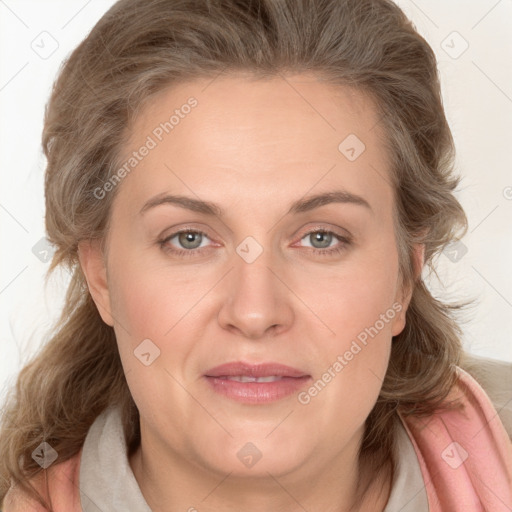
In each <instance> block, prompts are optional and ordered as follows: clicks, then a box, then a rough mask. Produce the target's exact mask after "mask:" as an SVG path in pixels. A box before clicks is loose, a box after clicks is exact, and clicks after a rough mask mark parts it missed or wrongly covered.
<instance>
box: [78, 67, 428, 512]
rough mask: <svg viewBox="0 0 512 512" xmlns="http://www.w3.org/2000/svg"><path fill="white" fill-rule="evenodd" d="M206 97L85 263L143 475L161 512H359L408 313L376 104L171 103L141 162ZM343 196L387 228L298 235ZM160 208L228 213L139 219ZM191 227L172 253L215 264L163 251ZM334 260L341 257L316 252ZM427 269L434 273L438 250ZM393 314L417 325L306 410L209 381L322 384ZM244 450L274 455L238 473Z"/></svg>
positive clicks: (331, 220)
mask: <svg viewBox="0 0 512 512" xmlns="http://www.w3.org/2000/svg"><path fill="white" fill-rule="evenodd" d="M190 96H194V97H195V98H196V99H197V101H198V105H197V107H195V108H194V109H192V111H191V112H190V114H188V115H187V116H185V117H184V118H183V119H181V120H180V122H179V124H178V125H176V126H175V127H174V129H173V130H172V132H171V133H169V134H167V135H165V136H164V137H163V139H162V141H161V142H159V143H158V145H157V147H155V148H154V149H152V150H151V151H150V152H149V154H148V155H147V156H146V157H145V158H144V159H143V160H142V161H141V162H140V163H138V165H137V167H136V168H135V169H134V170H133V171H132V172H131V173H130V174H129V175H128V176H126V177H125V178H124V179H123V181H122V183H120V184H119V185H118V187H119V189H118V190H117V191H116V194H117V195H116V197H115V200H114V203H113V207H112V211H111V223H110V226H109V231H108V236H107V254H105V255H103V254H102V253H101V250H100V248H99V244H98V243H97V241H82V242H81V243H80V246H79V255H80V263H81V265H82V268H83V270H84V273H85V275H86V278H87V282H88V286H89V290H90V292H91V294H92V296H93V298H94V300H95V302H96V304H97V306H98V310H99V312H100V314H101V316H102V318H103V320H104V321H105V322H106V323H107V324H109V325H111V326H113V327H114V330H115V333H116V337H117V341H118V347H119V352H120V355H121V360H122V364H123V367H124V371H125V374H126V378H127V382H128V385H129V387H130V391H131V393H132V395H133V398H134V400H135V403H136V404H137V407H138V409H139V411H140V417H141V446H140V447H139V449H138V450H137V451H136V453H135V454H134V455H133V456H132V457H131V458H130V460H129V462H130V465H131V467H132V469H133V472H134V475H135V477H136V479H137V482H138V483H139V486H140V488H141V490H142V493H143V495H144V497H145V499H146V501H147V502H148V504H149V506H150V507H151V508H152V509H153V510H155V511H177V510H183V511H187V510H190V511H192V510H194V509H196V510H198V511H199V512H206V511H235V510H242V509H243V510H245V511H248V512H252V511H261V510H282V511H290V512H291V511H299V510H301V511H302V510H304V509H306V510H309V511H320V510H322V511H324V512H325V511H337V512H340V511H347V510H349V505H350V503H351V501H352V499H353V496H354V491H355V485H356V468H357V451H358V449H359V446H360V443H361V437H362V434H363V429H364V422H365V420H366V418H367V416H368V414H369V413H370V411H371V410H372V408H373V406H374V404H375V402H376V400H377V396H378V394H379V391H380V388H381V386H382V379H383V378H384V375H385V373H386V369H387V366H388V361H389V355H390V349H391V343H392V336H395V335H397V334H399V333H400V332H401V331H402V330H403V328H404V325H405V311H406V309H407V306H408V304H409V300H410V295H411V294H410V290H408V289H406V288H403V287H401V286H400V281H399V279H398V252H397V247H396V241H395V233H394V228H393V211H392V207H393V201H394V199H393V192H392V189H391V186H390V180H389V172H388V169H387V155H386V153H385V150H384V146H383V142H382V139H381V138H380V137H381V136H380V135H379V126H378V117H377V115H376V111H375V109H374V106H373V104H372V103H371V102H370V100H369V99H368V98H367V97H365V96H363V95H362V94H361V93H359V92H357V91H353V90H351V89H348V88H342V87H334V86H331V85H328V84H327V83H326V82H321V81H319V80H317V79H316V77H315V76H313V75H307V74H301V75H293V76H287V77H286V79H284V78H283V77H278V78H273V79H271V80H266V81H256V80H251V79H249V78H247V77H246V76H245V75H241V74H240V75H229V76H225V77H218V78H216V79H215V80H213V82H212V79H211V78H210V79H208V80H197V81H194V82H190V83H184V84H180V85H179V86H175V87H172V88H169V89H167V90H165V91H162V92H160V93H159V94H158V95H157V96H155V97H154V98H153V99H152V100H151V102H149V103H148V104H147V105H146V106H145V107H144V108H143V109H142V111H141V113H140V114H139V116H138V118H137V119H136V122H135V124H134V126H133V128H132V130H131V137H130V140H129V142H128V143H127V144H126V146H125V148H124V149H125V156H127V157H128V156H129V155H130V153H131V151H133V150H136V149H137V148H139V147H140V146H141V145H142V144H143V143H144V141H145V140H146V138H147V136H148V135H150V134H151V133H152V130H154V128H155V127H156V126H158V125H159V123H161V122H163V121H165V120H166V119H168V118H169V115H170V114H169V113H172V111H173V110H174V109H176V108H180V106H181V105H183V104H184V103H186V101H187V99H188V98H189V97H190ZM351 133H353V134H356V135H357V137H358V138H359V139H360V140H361V141H363V142H364V144H365V146H366V149H365V151H364V152H363V153H362V154H361V155H360V156H359V157H358V158H357V159H356V160H355V161H349V160H348V159H347V158H346V157H345V155H344V154H342V153H341V152H340V151H339V150H338V145H339V144H340V142H341V141H343V140H344V139H345V138H346V137H347V135H349V134H351ZM335 189H343V190H346V191H349V192H351V193H353V194H357V195H359V196H361V197H363V198H364V199H365V200H366V201H367V202H368V203H369V205H370V207H371V208H367V207H364V206H361V205H358V204H352V203H331V204H327V205H323V206H321V207H319V208H316V209H314V210H312V211H309V212H303V213H297V214H289V215H286V212H287V211H288V208H289V205H290V204H291V203H292V202H293V201H296V200H298V199H301V198H303V197H304V196H310V195H312V194H316V193H320V192H328V191H332V190H335ZM164 192H166V193H172V194H181V195H187V196H189V197H193V198H195V199H202V200H207V201H211V202H214V203H217V204H218V205H219V206H221V207H222V209H223V210H224V211H225V213H224V215H223V216H222V217H219V216H208V215H205V214H202V213H197V212H192V211H189V210H186V209H183V208H180V207H179V206H176V205H171V204H165V205H160V206H157V207H155V208H152V209H149V210H148V211H146V213H144V214H143V215H141V214H140V213H139V212H140V210H141V208H142V207H143V205H144V204H145V203H146V201H148V200H149V199H150V198H153V197H154V196H156V195H158V194H161V193H164ZM187 227H189V228H193V229H196V230H199V231H203V232H205V233H206V235H207V236H203V238H202V239H201V238H200V236H198V235H196V239H192V241H191V242H189V245H188V246H187V245H186V239H185V240H183V238H181V239H180V238H179V236H175V237H174V238H173V239H172V241H169V242H167V247H170V248H174V249H176V250H180V249H181V250H183V251H187V250H188V251H193V250H194V249H193V248H194V247H198V246H199V245H200V246H201V247H205V248H206V249H203V252H202V253H200V254H198V253H197V249H195V251H196V253H195V255H193V256H191V257H183V256H179V255H173V254H172V253H170V252H169V251H167V252H166V251H165V250H164V249H162V247H161V246H160V245H159V243H158V240H161V239H163V238H165V237H167V236H169V235H171V234H173V233H174V232H176V231H177V230H178V229H182V228H187ZM318 227H320V228H324V229H325V230H326V231H329V230H333V231H334V232H335V233H336V234H339V235H341V236H342V237H346V236H347V235H350V237H351V240H352V241H351V242H350V243H348V244H347V243H344V242H343V241H342V240H341V239H338V238H337V237H336V236H334V235H333V237H332V240H331V242H330V243H329V242H328V241H327V242H324V245H322V242H321V241H316V240H315V237H314V235H311V236H310V235H308V233H309V230H311V229H314V228H318ZM248 236H251V237H253V238H254V239H255V240H256V241H257V242H258V243H259V244H260V246H261V247H262V248H263V252H262V253H261V254H260V255H259V257H257V258H256V260H255V261H254V262H252V263H248V262H247V261H245V260H244V259H243V258H242V257H240V256H239V254H238V253H237V252H236V249H237V247H238V246H239V244H240V243H241V242H242V241H244V239H245V238H246V237H248ZM180 241H181V243H180ZM193 243H195V245H193ZM187 247H192V249H191V248H188V249H187ZM335 247H343V249H342V251H341V252H340V253H339V254H331V255H327V256H326V255H323V256H322V255H320V254H313V253H312V252H311V251H312V249H314V248H317V249H318V250H319V251H322V250H323V251H324V252H325V251H326V250H327V249H330V248H335ZM251 250H252V249H251ZM414 251H415V252H414V255H415V258H416V261H417V268H418V270H417V271H418V272H419V271H420V270H421V265H422V247H420V246H417V247H415V249H414ZM394 303H399V304H401V306H402V311H401V312H400V313H398V314H396V316H394V318H393V319H392V320H391V321H389V322H388V323H385V326H384V328H382V329H381V330H380V331H379V332H378V335H376V336H375V337H373V338H370V339H369V341H368V344H367V345H366V346H365V347H364V348H363V349H362V350H361V351H360V352H359V353H358V354H357V355H356V356H354V358H353V359H352V360H351V361H350V362H348V364H347V365H346V366H345V367H344V369H343V370H342V371H341V372H339V373H337V374H336V377H335V378H333V379H332V380H331V381H330V382H329V383H328V385H326V386H325V388H324V389H323V390H322V391H321V392H320V393H318V395H317V396H315V397H314V398H312V399H311V401H310V403H309V404H307V405H303V404H301V403H299V401H298V400H297V394H292V395H290V396H289V397H286V398H283V399H281V400H279V401H276V402H272V403H269V404H257V405H256V404H241V403H238V402H235V401H233V400H230V399H229V398H226V397H224V396H221V395H219V394H217V393H215V392H213V391H212V390H211V389H210V387H209V386H208V385H207V383H206V382H205V379H204V378H203V375H204V374H205V373H206V372H207V370H208V369H210V368H212V367H214V366H217V365H219V364H222V363H225V362H228V361H237V360H243V361H248V362H252V363H257V362H268V361H276V362H279V363H283V364H287V365H289V366H292V367H295V368H298V369H300V370H303V371H304V372H305V373H307V374H309V375H311V376H312V381H317V380H318V379H319V378H321V376H322V374H324V373H325V372H326V371H327V369H328V368H329V367H332V364H333V363H334V362H335V361H336V359H337V357H338V355H340V354H344V353H345V352H346V351H347V350H348V349H349V348H350V345H351V343H352V341H353V340H355V339H356V337H357V335H358V334H360V333H361V332H362V331H364V329H365V328H368V327H370V326H373V325H374V324H375V322H376V320H378V319H379V315H381V314H385V313H386V311H388V310H390V309H392V305H393V304H394ZM147 338H149V339H150V340H152V342H153V343H154V344H155V345H156V346H158V348H159V350H160V356H159V357H158V358H156V359H155V360H154V361H153V362H152V363H151V364H150V365H149V366H145V365H143V364H141V361H140V360H139V359H138V358H137V357H135V356H134V350H135V349H136V348H137V346H138V345H139V344H140V343H141V342H142V340H144V339H147ZM309 385H311V383H310V384H309ZM309 385H307V386H306V387H305V389H306V390H307V388H308V387H309ZM247 442H251V443H253V444H254V445H255V446H256V447H257V448H258V450H259V451H260V452H261V459H260V460H259V461H258V462H257V463H256V464H255V465H254V466H252V467H250V468H248V467H246V466H245V465H244V464H242V463H241V461H240V460H239V458H238V457H237V452H239V450H240V449H241V448H242V447H243V446H244V445H245V444H246V443H247ZM389 490H390V481H389V475H381V479H376V480H375V486H374V487H373V488H372V489H371V490H370V492H368V493H367V495H366V497H365V500H364V502H362V503H360V510H373V511H379V510H383V509H384V507H385V504H386V502H387V499H388V496H389ZM192 507H194V508H192Z"/></svg>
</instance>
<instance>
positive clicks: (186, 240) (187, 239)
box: [180, 233, 199, 249]
mask: <svg viewBox="0 0 512 512" xmlns="http://www.w3.org/2000/svg"><path fill="white" fill-rule="evenodd" d="M196 236H197V237H199V234H198V233H181V234H180V238H181V239H180V243H182V245H183V246H184V247H187V248H189V249H195V248H196V247H193V245H194V238H195V237H196ZM189 244H192V247H190V246H189Z"/></svg>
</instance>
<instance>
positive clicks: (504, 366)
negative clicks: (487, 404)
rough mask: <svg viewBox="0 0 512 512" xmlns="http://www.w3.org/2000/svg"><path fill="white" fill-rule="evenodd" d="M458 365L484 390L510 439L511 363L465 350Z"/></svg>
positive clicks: (511, 436) (511, 418) (511, 411)
mask: <svg viewBox="0 0 512 512" xmlns="http://www.w3.org/2000/svg"><path fill="white" fill-rule="evenodd" d="M459 367H460V368H462V369H463V370H465V371H466V372H467V373H469V374H470V375H471V377H473V379H475V380H476V381H477V382H478V384H479V385H480V386H481V387H482V389H483V390H484V391H485V393H486V395H487V396H488V397H489V399H490V400H491V402H492V404H493V406H494V408H495V409H496V412H497V413H498V416H499V417H500V420H501V422H502V423H503V426H504V427H505V430H506V431H507V434H508V436H509V437H510V438H511V439H512V363H511V362H507V361H499V360H497V359H490V358H486V357H481V356H476V355H473V354H469V353H467V352H465V353H464V355H463V358H462V361H461V362H460V364H459Z"/></svg>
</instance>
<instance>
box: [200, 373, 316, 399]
mask: <svg viewBox="0 0 512 512" xmlns="http://www.w3.org/2000/svg"><path fill="white" fill-rule="evenodd" d="M205 377H206V380H207V381H208V382H209V383H210V386H211V387H212V388H213V390H214V391H215V392H217V393H219V394H221V395H224V396H226V397H228V398H231V399H232V400H236V401H237V402H243V403H250V404H266V403H269V402H275V401H276V400H281V399H282V398H285V397H287V396H289V395H291V394H293V393H297V392H298V391H299V390H300V389H301V388H303V387H304V385H305V383H306V382H308V381H309V380H310V379H311V377H309V376H304V377H282V378H281V379H279V380H276V381H274V382H238V381H236V380H228V379H223V378H221V377H207V376H205Z"/></svg>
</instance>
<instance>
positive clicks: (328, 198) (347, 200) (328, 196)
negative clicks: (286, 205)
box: [140, 190, 373, 217]
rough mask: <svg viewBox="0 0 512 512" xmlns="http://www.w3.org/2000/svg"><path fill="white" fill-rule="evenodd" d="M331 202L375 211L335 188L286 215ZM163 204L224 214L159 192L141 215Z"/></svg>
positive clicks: (195, 201) (189, 199)
mask: <svg viewBox="0 0 512 512" xmlns="http://www.w3.org/2000/svg"><path fill="white" fill-rule="evenodd" d="M331 203H343V204H355V205H359V206H363V207H365V208H367V209H369V210H370V211H371V212H373V210H372V207H371V206H370V204H369V203H368V201H366V200H365V199H363V198H362V197H361V196H358V195H356V194H353V193H351V192H348V191H346V190H334V191H331V192H324V193H321V194H315V195H312V196H309V197H306V198H302V199H299V200H298V201H295V202H294V203H292V205H291V206H290V209H289V210H288V212H287V213H286V215H289V214H297V213H304V212H308V211H311V210H314V209H316V208H320V207H321V206H324V205H327V204H331ZM162 204H171V205H175V206H179V207H181V208H185V209H187V210H191V211H193V212H197V213H202V214H204V215H211V216H218V217H222V216H223V214H224V212H223V210H222V208H221V207H220V206H219V205H217V204H215V203H212V202H210V201H202V200H199V199H194V198H192V197H188V196H181V195H170V194H165V193H164V194H159V195H157V196H155V197H153V198H151V199H150V200H149V201H147V202H146V203H145V204H144V206H143V207H142V209H141V211H140V215H143V214H144V213H146V212H147V211H148V210H149V209H151V208H155V207H156V206H160V205H162Z"/></svg>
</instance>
